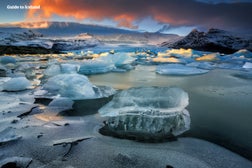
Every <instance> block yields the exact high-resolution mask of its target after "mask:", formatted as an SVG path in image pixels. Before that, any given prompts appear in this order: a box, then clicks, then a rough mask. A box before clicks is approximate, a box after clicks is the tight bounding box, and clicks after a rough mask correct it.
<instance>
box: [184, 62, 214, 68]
mask: <svg viewBox="0 0 252 168" xmlns="http://www.w3.org/2000/svg"><path fill="white" fill-rule="evenodd" d="M186 66H189V67H196V68H200V69H207V70H212V69H214V68H215V64H214V63H212V62H201V61H200V62H191V63H189V64H186Z"/></svg>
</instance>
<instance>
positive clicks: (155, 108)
mask: <svg viewBox="0 0 252 168" xmlns="http://www.w3.org/2000/svg"><path fill="white" fill-rule="evenodd" d="M188 104H189V98H188V94H187V93H186V92H185V91H183V90H182V89H180V88H175V87H139V88H131V89H128V90H124V91H121V92H120V93H118V94H116V95H115V96H114V97H113V99H112V101H111V102H109V103H108V104H106V105H105V106H103V107H102V108H101V109H99V113H100V115H101V116H103V117H108V119H107V121H106V122H105V127H104V128H103V129H107V131H108V132H109V133H110V134H111V135H115V136H119V137H123V138H132V137H134V138H135V139H163V138H168V137H171V136H176V135H179V134H181V133H183V132H185V131H186V130H188V129H189V127H190V115H189V113H188V111H187V110H186V109H185V107H186V106H187V105H188ZM101 130H102V129H101Z"/></svg>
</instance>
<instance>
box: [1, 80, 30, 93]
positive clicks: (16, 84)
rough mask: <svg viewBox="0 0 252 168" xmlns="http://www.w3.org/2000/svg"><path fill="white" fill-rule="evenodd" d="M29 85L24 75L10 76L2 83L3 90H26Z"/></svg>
mask: <svg viewBox="0 0 252 168" xmlns="http://www.w3.org/2000/svg"><path fill="white" fill-rule="evenodd" d="M30 86H31V83H30V81H29V80H28V79H26V78H25V77H16V78H11V79H10V80H8V81H6V82H5V83H3V85H2V87H3V90H6V91H22V90H26V89H27V88H28V87H30Z"/></svg>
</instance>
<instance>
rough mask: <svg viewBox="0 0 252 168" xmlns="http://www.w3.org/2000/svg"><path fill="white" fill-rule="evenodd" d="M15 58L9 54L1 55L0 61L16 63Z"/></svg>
mask: <svg viewBox="0 0 252 168" xmlns="http://www.w3.org/2000/svg"><path fill="white" fill-rule="evenodd" d="M16 62H17V61H16V59H15V58H13V57H10V56H3V57H1V58H0V63H2V64H16Z"/></svg>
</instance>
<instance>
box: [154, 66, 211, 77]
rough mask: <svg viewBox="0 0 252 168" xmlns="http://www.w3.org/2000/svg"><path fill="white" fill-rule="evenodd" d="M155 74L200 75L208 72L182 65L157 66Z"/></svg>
mask: <svg viewBox="0 0 252 168" xmlns="http://www.w3.org/2000/svg"><path fill="white" fill-rule="evenodd" d="M156 72H157V73H158V74H161V75H178V76H186V75H200V74H204V73H207V72H209V70H206V69H199V68H196V67H190V66H186V65H182V64H165V65H158V66H157V69H156Z"/></svg>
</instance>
